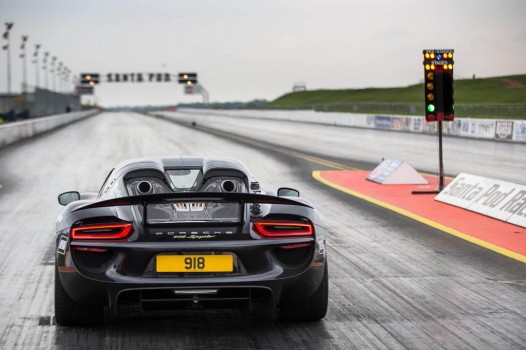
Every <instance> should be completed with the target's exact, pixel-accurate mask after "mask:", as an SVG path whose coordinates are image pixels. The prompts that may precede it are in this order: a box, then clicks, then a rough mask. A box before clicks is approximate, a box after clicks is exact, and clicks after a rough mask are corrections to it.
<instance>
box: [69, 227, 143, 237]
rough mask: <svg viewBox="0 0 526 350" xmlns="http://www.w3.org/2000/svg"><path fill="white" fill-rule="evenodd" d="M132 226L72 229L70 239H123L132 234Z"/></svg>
mask: <svg viewBox="0 0 526 350" xmlns="http://www.w3.org/2000/svg"><path fill="white" fill-rule="evenodd" d="M132 229H133V226H132V224H128V223H125V224H102V225H89V226H81V227H73V228H72V229H71V238H72V239H123V238H126V237H127V236H128V235H129V234H130V233H131V232H132Z"/></svg>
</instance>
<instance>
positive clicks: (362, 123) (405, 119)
mask: <svg viewBox="0 0 526 350" xmlns="http://www.w3.org/2000/svg"><path fill="white" fill-rule="evenodd" d="M176 113H184V114H200V115H211V116H214V115H217V116H223V117H232V118H256V119H271V120H283V121H291V122H300V123H314V124H325V125H334V126H347V127H355V128H367V129H380V130H391V131H405V132H414V133H425V134H436V133H437V125H438V123H437V122H427V121H426V119H425V118H424V117H418V116H407V115H377V114H361V113H336V112H315V111H285V110H270V111H266V110H223V109H216V110H215V109H192V108H181V109H178V111H177V112H154V114H159V115H164V116H169V115H172V116H173V115H175V114H176ZM442 126H443V132H444V135H451V136H459V137H467V138H477V139H487V140H488V139H489V140H495V141H509V142H521V143H526V121H525V120H498V119H471V118H455V120H454V121H452V122H444V123H443V124H442Z"/></svg>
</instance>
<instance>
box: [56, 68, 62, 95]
mask: <svg viewBox="0 0 526 350" xmlns="http://www.w3.org/2000/svg"><path fill="white" fill-rule="evenodd" d="M62 64H63V63H62V62H59V63H58V68H57V76H58V91H59V92H60V91H62Z"/></svg>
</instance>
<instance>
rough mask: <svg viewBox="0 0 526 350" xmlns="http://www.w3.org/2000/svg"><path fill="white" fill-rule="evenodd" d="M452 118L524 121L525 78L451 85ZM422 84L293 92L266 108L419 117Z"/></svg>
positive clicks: (422, 94)
mask: <svg viewBox="0 0 526 350" xmlns="http://www.w3.org/2000/svg"><path fill="white" fill-rule="evenodd" d="M454 89H455V108H456V115H457V116H459V117H462V116H468V117H505V118H520V119H526V75H513V76H505V77H494V78H483V79H460V80H455V82H454ZM423 105H424V86H423V84H417V85H411V86H407V87H396V88H366V89H345V90H312V91H302V92H293V93H289V94H286V95H283V96H281V97H279V98H277V99H276V100H274V101H272V102H270V103H269V104H268V105H267V107H269V108H287V109H288V108H313V109H316V110H326V111H352V112H358V113H360V112H363V113H395V114H423Z"/></svg>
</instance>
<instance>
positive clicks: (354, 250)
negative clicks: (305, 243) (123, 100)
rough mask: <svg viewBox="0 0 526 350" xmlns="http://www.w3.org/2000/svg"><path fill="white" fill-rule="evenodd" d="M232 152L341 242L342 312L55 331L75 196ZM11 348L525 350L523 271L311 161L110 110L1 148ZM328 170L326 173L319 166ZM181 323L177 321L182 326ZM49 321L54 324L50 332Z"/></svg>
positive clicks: (1, 334)
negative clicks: (111, 180)
mask: <svg viewBox="0 0 526 350" xmlns="http://www.w3.org/2000/svg"><path fill="white" fill-rule="evenodd" d="M164 154H181V155H224V156H231V157H234V158H238V159H240V160H242V161H243V162H245V163H246V164H247V165H248V167H249V168H250V169H252V171H253V172H254V174H255V175H256V177H257V178H258V179H259V180H260V182H261V183H262V186H263V187H264V188H267V189H269V188H270V189H276V188H277V187H279V186H282V185H284V186H291V187H296V188H298V189H300V190H301V191H302V194H303V195H304V196H305V197H307V198H309V199H311V200H312V201H313V202H314V203H316V205H317V206H318V207H319V209H320V211H321V212H322V213H323V215H324V216H325V220H326V222H327V224H328V229H329V232H330V234H329V235H330V237H329V249H330V278H331V280H330V289H331V292H330V304H329V313H328V315H327V317H326V318H325V319H324V320H323V321H322V322H319V323H285V324H274V323H272V322H268V321H261V320H257V319H253V318H247V317H246V316H244V315H241V314H239V313H238V312H235V311H232V312H217V311H212V312H179V313H175V314H169V315H155V316H146V317H138V316H136V315H127V316H128V317H125V318H123V319H120V320H117V321H115V322H112V323H110V324H109V325H108V326H107V327H105V328H92V329H72V328H61V327H55V326H52V325H49V321H50V320H51V318H50V316H52V313H53V312H52V305H53V303H52V301H53V295H52V281H53V265H52V263H51V262H52V258H53V256H52V253H53V252H52V250H50V248H52V244H51V242H52V239H53V233H52V232H53V229H54V225H53V224H54V222H53V221H54V219H55V217H56V215H57V214H58V213H59V212H60V210H61V207H60V206H58V204H56V195H57V194H58V193H60V192H62V191H66V190H72V189H79V190H82V191H87V190H97V189H98V186H99V185H100V183H101V182H102V181H103V180H104V176H105V175H106V174H107V172H108V171H109V170H110V167H111V166H113V165H114V164H115V163H116V162H118V161H120V160H122V159H126V158H130V157H137V156H146V155H164ZM0 164H2V167H1V170H0V183H2V184H3V185H4V187H3V188H2V189H0V227H1V228H2V231H3V234H2V235H0V254H1V256H2V259H3V260H2V266H1V268H0V290H2V300H0V303H1V304H0V305H1V310H2V312H3V314H4V317H3V318H2V319H1V320H0V347H2V348H17V347H18V348H24V349H27V348H39V347H43V348H55V347H57V348H68V347H81V348H82V347H92V348H103V347H112V348H122V349H130V348H146V347H150V348H229V347H230V348H264V349H265V348H275V349H291V348H312V349H319V348H342V349H348V348H352V347H354V348H360V349H362V348H393V349H394V348H476V349H484V348H488V349H495V348H503V349H504V348H507V349H509V348H522V347H523V346H524V344H526V338H525V335H524V332H523V329H524V327H525V326H526V321H525V316H526V310H525V306H524V305H523V304H524V303H523V301H524V297H525V295H526V290H525V289H526V288H525V284H524V281H526V271H525V268H524V264H521V263H518V262H514V261H512V260H510V259H507V258H505V257H502V256H499V255H497V254H495V253H492V252H489V251H486V250H485V249H483V248H480V247H477V246H472V245H470V244H468V243H466V242H462V241H459V240H457V239H455V238H454V237H451V236H449V235H446V234H443V233H441V232H438V231H435V230H433V229H430V228H428V227H425V226H423V225H420V224H416V223H414V222H413V221H411V220H409V219H407V218H404V217H400V216H398V215H396V214H393V213H390V212H388V211H385V210H382V209H380V208H377V207H375V206H373V205H370V204H367V203H364V202H362V201H360V200H357V199H354V198H350V197H348V196H346V195H343V194H341V193H339V192H336V191H334V190H331V189H328V188H326V187H324V186H323V185H320V184H318V183H316V182H314V181H313V180H312V178H311V177H310V172H311V170H313V169H314V168H313V164H311V163H308V162H306V161H304V160H303V159H298V158H291V157H289V156H286V155H283V154H277V153H270V154H266V153H265V152H261V151H258V150H257V149H254V148H250V147H246V146H243V145H241V146H240V144H238V143H232V142H230V141H228V140H222V139H220V138H218V137H215V136H210V135H207V134H204V133H202V132H199V131H196V130H192V129H189V128H183V127H179V126H177V125H174V124H171V123H168V122H165V121H160V120H157V119H153V118H148V117H143V116H140V115H132V114H124V113H122V114H110V113H106V114H102V115H99V116H96V117H93V118H90V119H88V120H85V121H82V122H79V123H76V124H73V125H70V126H68V127H65V128H63V129H60V130H58V131H56V132H54V133H50V134H47V135H44V136H42V137H38V138H36V139H34V140H31V141H28V142H23V143H21V144H19V145H15V146H13V147H9V148H6V149H4V150H2V151H0ZM316 168H318V166H316ZM174 315H175V316H174ZM39 323H40V324H41V325H40V326H39Z"/></svg>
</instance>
